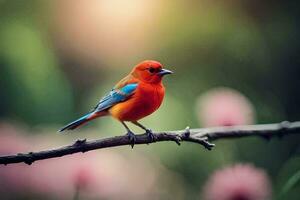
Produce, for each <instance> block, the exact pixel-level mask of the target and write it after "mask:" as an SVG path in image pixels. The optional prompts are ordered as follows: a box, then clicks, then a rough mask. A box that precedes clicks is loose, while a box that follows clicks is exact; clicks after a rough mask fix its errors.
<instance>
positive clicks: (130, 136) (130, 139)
mask: <svg viewBox="0 0 300 200" xmlns="http://www.w3.org/2000/svg"><path fill="white" fill-rule="evenodd" d="M126 135H127V136H128V138H129V141H130V143H131V148H133V146H134V144H135V142H136V136H135V134H134V133H133V132H131V131H128V132H127V134H126Z"/></svg>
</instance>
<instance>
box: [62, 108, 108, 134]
mask: <svg viewBox="0 0 300 200" xmlns="http://www.w3.org/2000/svg"><path fill="white" fill-rule="evenodd" d="M105 114H106V113H104V112H90V113H88V114H86V115H84V116H82V117H80V118H79V119H77V120H75V121H73V122H71V123H69V124H67V125H66V126H64V127H63V128H61V129H60V130H59V131H58V132H63V131H65V130H73V129H76V128H78V127H79V126H81V125H83V124H85V123H87V122H88V121H91V120H93V119H95V118H97V117H101V116H104V115H105Z"/></svg>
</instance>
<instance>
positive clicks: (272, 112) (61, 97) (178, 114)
mask: <svg viewBox="0 0 300 200" xmlns="http://www.w3.org/2000/svg"><path fill="white" fill-rule="evenodd" d="M299 6H300V5H299V3H298V2H297V1H277V0H275V1H258V0H244V1H242V0H219V1H215V0H200V1H195V0H185V1H183V0H175V1H171V0H163V1H161V0H160V1H159V0H131V1H124V0H91V1H84V0H78V1H71V0H53V1H37V0H27V1H17V0H0V138H1V139H0V153H1V154H3V155H4V154H10V153H17V152H22V151H36V150H42V149H48V148H55V147H59V146H62V145H66V144H70V143H72V142H74V141H75V140H76V139H79V138H87V139H88V140H91V139H97V138H101V137H108V136H113V135H120V134H123V133H125V131H124V129H123V127H122V125H121V124H120V123H118V122H116V121H114V120H113V119H111V118H102V119H100V120H96V121H94V122H93V123H90V124H89V125H87V126H84V127H82V128H81V129H79V130H76V131H74V132H72V133H70V134H64V135H61V134H58V133H57V132H56V131H57V130H58V129H59V128H61V127H62V126H63V125H64V124H66V123H68V122H70V121H72V120H74V119H76V118H78V117H79V116H81V115H82V114H84V113H85V112H86V111H89V110H90V109H91V108H92V107H93V106H94V105H95V104H96V103H97V101H98V100H99V99H100V98H101V96H102V95H103V94H104V93H105V92H106V91H108V90H110V89H111V88H112V86H113V85H114V83H115V82H116V81H118V80H119V79H120V78H121V77H123V76H125V75H126V74H127V73H128V72H129V71H130V70H131V68H132V67H133V66H134V65H136V64H137V63H139V62H140V61H142V60H146V59H154V60H158V61H160V62H161V63H163V64H164V66H166V68H168V69H171V70H173V71H174V72H175V74H173V75H172V76H168V77H166V79H165V80H164V83H165V86H166V88H167V94H166V98H165V100H164V103H163V105H162V107H161V108H160V109H159V110H158V111H157V112H156V113H155V114H153V115H151V116H150V117H148V118H146V119H144V120H142V122H143V123H144V124H145V125H146V126H148V127H151V128H152V129H153V130H155V131H160V130H178V129H184V128H185V127H186V126H190V127H192V128H193V127H209V126H221V125H241V124H255V123H274V122H280V121H283V120H290V121H296V120H300V107H299V102H300V92H299V85H300V78H299V74H300V68H299V65H300V59H299V52H300V42H299V37H300V26H299V19H300V12H299ZM133 130H135V131H136V132H137V133H142V131H141V130H139V129H135V128H133ZM299 141H300V137H299V136H290V137H285V138H282V139H279V138H274V139H272V140H270V141H266V140H263V139H261V138H247V139H236V140H225V141H224V140H222V141H218V142H216V145H217V146H216V148H215V149H214V150H213V151H210V152H208V151H206V150H205V149H204V148H203V147H201V146H199V145H196V144H190V143H183V144H182V145H181V146H180V147H178V146H177V145H176V144H175V143H171V142H170V143H168V142H163V143H159V144H151V145H139V146H135V147H134V149H133V150H132V149H131V148H130V147H129V146H128V147H118V148H111V149H105V150H98V151H94V152H89V153H85V154H77V155H72V156H66V157H63V158H57V159H51V160H45V161H39V162H36V163H34V164H33V165H32V166H26V165H25V164H14V165H8V166H0V198H1V199H203V200H217V199H218V200H267V199H289V200H296V199H297V200H298V199H299V192H300V182H299V179H300V174H299V173H300V172H299V169H300V157H299V152H300V148H299ZM224 194H226V195H227V196H226V195H224Z"/></svg>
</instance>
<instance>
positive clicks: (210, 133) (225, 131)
mask: <svg viewBox="0 0 300 200" xmlns="http://www.w3.org/2000/svg"><path fill="white" fill-rule="evenodd" d="M299 133H300V121H299V122H292V123H290V122H287V121H284V122H281V123H277V124H264V125H248V126H231V127H215V128H198V129H189V127H187V128H186V129H185V130H178V131H164V132H157V133H154V135H155V141H153V142H149V139H148V137H147V135H146V134H143V135H137V137H136V142H135V144H136V145H138V144H149V143H154V142H163V141H174V142H176V143H177V144H178V145H180V142H181V141H185V142H193V143H197V144H200V145H202V146H203V147H205V148H206V149H208V150H211V149H212V148H213V147H214V146H215V145H214V144H212V143H211V142H212V141H215V140H218V139H231V138H240V137H249V136H257V137H262V138H265V139H271V138H272V137H275V136H277V137H280V138H282V137H283V136H286V135H292V134H299ZM130 144H131V143H130V140H129V139H128V137H127V136H126V135H124V136H115V137H110V138H104V139H99V140H93V141H86V140H77V141H76V142H75V143H74V144H72V145H68V146H64V147H60V148H57V149H51V150H45V151H39V152H29V153H18V154H16V155H5V156H0V164H4V165H7V164H12V163H21V162H24V163H26V164H28V165H30V164H32V163H33V162H35V161H37V160H44V159H49V158H55V157H61V156H65V155H69V154H74V153H79V152H82V153H84V152H87V151H91V150H95V149H102V148H109V147H116V146H124V145H130Z"/></svg>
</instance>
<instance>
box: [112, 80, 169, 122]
mask: <svg viewBox="0 0 300 200" xmlns="http://www.w3.org/2000/svg"><path fill="white" fill-rule="evenodd" d="M164 95H165V88H164V86H163V84H162V83H161V82H160V83H156V84H150V83H144V82H140V83H139V85H138V87H137V89H136V90H135V92H134V94H133V95H132V96H131V97H130V98H129V99H128V100H126V101H124V102H121V103H118V104H116V105H114V106H113V107H111V108H110V109H109V110H108V112H109V113H110V114H111V115H112V116H113V117H114V118H116V119H118V120H120V121H137V120H140V119H141V118H144V117H146V116H148V115H150V114H151V113H153V112H154V111H156V110H157V109H158V108H159V107H160V105H161V103H162V101H163V98H164Z"/></svg>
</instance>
